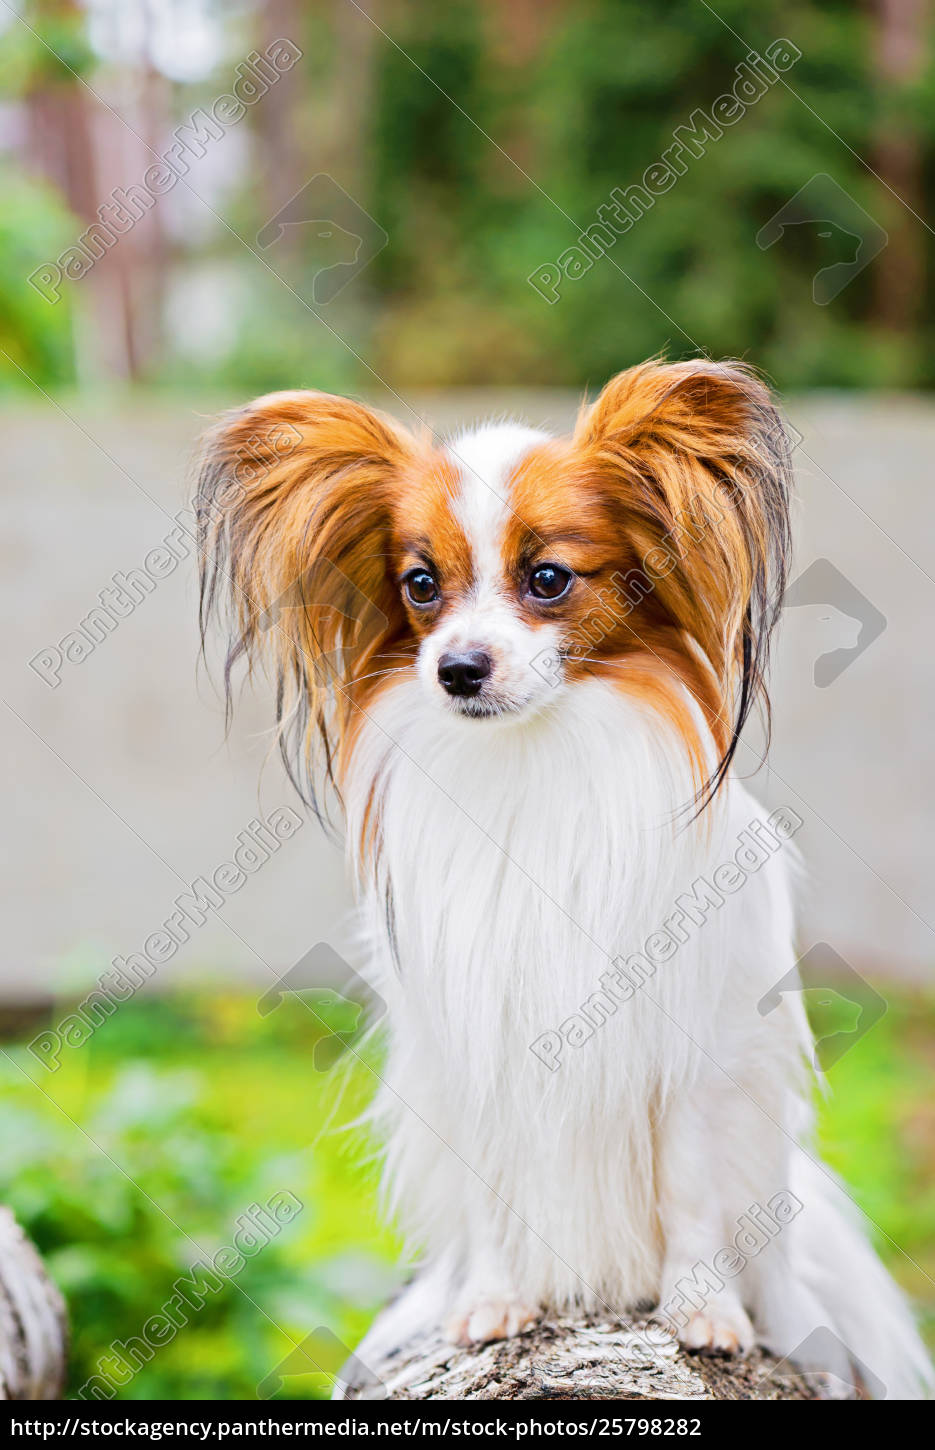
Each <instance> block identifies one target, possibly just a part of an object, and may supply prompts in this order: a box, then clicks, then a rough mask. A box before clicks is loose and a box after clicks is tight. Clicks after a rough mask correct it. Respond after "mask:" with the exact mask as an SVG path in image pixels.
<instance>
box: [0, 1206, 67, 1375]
mask: <svg viewBox="0 0 935 1450" xmlns="http://www.w3.org/2000/svg"><path fill="white" fill-rule="evenodd" d="M67 1342H68V1329H67V1320H66V1315H65V1305H64V1302H63V1300H62V1296H61V1294H60V1293H59V1292H58V1290H57V1289H56V1287H55V1285H54V1284H53V1283H52V1280H51V1279H50V1278H49V1276H48V1274H47V1273H46V1271H45V1269H44V1267H43V1264H42V1260H41V1259H40V1258H39V1255H38V1254H37V1253H36V1250H35V1248H34V1247H33V1245H32V1244H31V1243H30V1241H29V1239H28V1238H27V1237H26V1235H25V1234H24V1233H23V1230H22V1229H21V1228H20V1226H19V1224H18V1223H17V1222H16V1219H15V1218H14V1217H13V1215H12V1213H11V1212H10V1210H9V1209H8V1208H2V1207H0V1399H3V1400H55V1399H59V1398H60V1397H61V1395H62V1392H63V1389H64V1385H65V1351H66V1345H67Z"/></svg>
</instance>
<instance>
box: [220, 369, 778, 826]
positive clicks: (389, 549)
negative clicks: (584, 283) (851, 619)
mask: <svg viewBox="0 0 935 1450" xmlns="http://www.w3.org/2000/svg"><path fill="white" fill-rule="evenodd" d="M271 440H276V441H275V442H272V441H271ZM788 481H789V461H788V450H787V446H786V440H785V434H784V431H783V428H782V425H781V423H780V421H779V418H778V415H777V413H776V411H775V409H774V407H773V405H772V403H771V401H770V399H769V396H768V394H767V392H766V389H765V388H764V387H763V385H762V384H761V383H760V382H759V381H758V380H757V379H756V378H755V377H754V376H753V375H752V373H750V372H749V371H748V370H747V369H745V368H744V367H742V366H740V365H737V364H730V365H727V364H714V363H709V362H705V361H698V362H687V363H675V364H671V365H666V364H662V363H658V362H651V363H647V364H644V365H643V366H641V367H637V368H632V369H630V370H629V371H628V372H624V373H621V374H620V375H619V376H618V377H616V378H614V379H613V380H612V381H611V382H610V383H609V384H608V385H607V387H606V388H605V389H604V391H603V392H602V393H601V394H600V396H599V397H598V399H597V401H596V402H595V403H593V404H592V405H590V406H587V407H585V408H584V409H583V410H582V413H581V415H580V417H579V420H578V424H577V427H576V428H575V431H574V433H573V434H572V435H571V436H570V437H565V438H559V439H553V438H549V437H547V436H546V435H544V434H541V433H538V432H534V431H532V430H530V429H527V428H523V427H519V426H517V425H513V424H491V425H486V426H484V427H481V428H478V429H475V430H472V431H470V432H466V433H463V434H461V435H460V436H459V437H457V438H455V439H454V440H452V441H451V442H450V443H448V444H446V445H436V444H435V443H434V442H433V440H432V439H431V438H430V437H428V436H424V437H415V436H413V435H412V434H411V433H409V432H408V431H407V430H405V429H404V428H402V427H401V426H400V425H399V424H397V423H395V422H393V421H392V420H390V419H388V418H386V417H383V416H381V415H380V414H378V413H376V412H374V411H373V410H371V409H369V408H366V407H364V406H362V405H361V404H359V403H355V402H351V401H349V400H347V399H343V398H336V397H330V396H328V395H326V394H321V393H314V392H295V393H277V394H273V395H271V396H269V397H265V398H261V399H259V400H258V401H257V402H255V403H253V404H252V405H251V406H250V407H248V408H246V409H244V410H243V411H241V412H239V413H236V414H233V415H232V416H229V417H227V418H225V419H224V420H222V422H221V423H220V424H219V425H218V426H217V427H216V428H215V430H214V431H213V432H212V433H211V434H210V435H209V437H208V439H207V440H206V444H205V449H204V455H203V461H202V467H201V473H200V480H199V490H198V512H199V520H200V526H201V555H202V570H203V603H202V623H203V625H204V624H205V623H206V621H207V617H208V615H209V613H210V611H211V608H212V606H213V605H215V604H216V603H218V602H219V601H220V600H221V598H226V599H227V601H228V603H229V605H230V611H231V620H232V626H233V627H232V642H231V649H230V653H229V657H228V671H227V675H228V680H229V678H230V670H231V667H232V665H233V664H234V663H235V661H236V660H237V658H238V657H239V656H242V655H246V656H247V657H248V659H249V660H250V661H251V662H252V661H253V659H254V658H255V657H256V656H258V655H259V654H261V653H265V654H267V655H268V657H269V658H270V659H271V660H272V661H273V662H274V667H275V672H276V675H277V679H278V686H279V688H278V699H279V722H280V730H281V738H282V741H283V746H284V753H285V755H286V758H287V762H288V763H289V764H290V766H291V767H292V770H293V775H294V778H295V776H296V774H297V773H298V772H297V769H296V767H297V765H298V764H299V763H300V762H302V761H305V762H307V761H309V760H310V759H314V757H315V755H316V752H315V749H314V746H315V742H316V740H317V741H318V742H319V744H320V746H321V753H322V759H323V762H324V766H325V769H326V771H327V772H328V773H331V772H332V771H333V772H334V773H335V774H336V776H337V778H338V780H340V774H341V765H342V760H343V759H346V755H347V752H348V751H349V750H350V749H351V748H352V746H353V740H354V737H355V733H356V730H357V728H358V727H359V724H360V720H361V718H363V717H365V716H366V713H367V712H368V709H369V708H370V707H371V706H372V704H373V702H374V699H375V697H376V696H377V695H378V694H379V693H380V692H381V691H383V690H387V689H392V688H393V686H394V684H395V683H397V682H398V681H399V679H400V678H401V676H409V677H410V678H411V677H412V676H413V675H415V676H417V677H418V679H419V680H420V681H421V682H422V686H423V688H424V700H425V708H426V709H431V710H435V711H437V712H438V713H439V716H440V717H448V719H449V720H450V721H458V722H461V727H462V728H465V722H468V723H469V725H470V727H471V728H473V729H476V730H484V729H487V730H490V729H494V728H496V722H500V724H501V725H510V726H513V727H515V726H518V725H520V724H521V723H522V722H523V721H524V720H527V719H528V718H530V717H531V716H533V715H534V714H536V713H537V712H539V711H541V710H543V709H548V708H553V707H554V706H555V705H556V704H557V703H558V702H559V701H560V700H561V698H562V696H563V694H564V693H565V692H567V691H568V690H571V689H573V688H574V687H575V685H576V683H577V682H579V681H582V680H590V679H593V678H595V677H598V678H603V679H605V680H607V681H610V682H612V683H613V684H614V685H615V686H616V687H618V688H619V689H621V690H625V691H629V692H631V693H633V694H636V695H638V696H639V697H640V698H641V699H643V700H644V701H645V702H646V703H647V704H649V705H650V706H652V707H653V708H654V709H656V710H657V711H659V712H660V713H661V714H662V715H664V716H665V717H666V719H667V720H668V721H669V722H670V723H671V724H673V725H674V726H675V727H676V728H677V729H678V731H679V732H680V734H681V736H682V738H683V739H684V741H685V743H686V746H687V748H688V750H689V752H690V754H691V755H692V757H693V759H694V760H695V761H696V762H701V761H703V760H709V761H710V758H711V742H712V741H713V745H714V749H715V751H716V759H717V762H718V763H717V766H716V768H715V770H714V772H713V774H709V775H708V778H707V781H706V782H705V799H707V798H709V797H710V795H711V793H713V791H714V790H715V789H716V787H717V785H718V784H719V782H720V780H721V779H722V778H723V774H724V771H725V770H726V768H727V765H728V764H729V762H730V759H731V757H732V754H733V752H734V749H735V748H736V743H737V739H738V736H739V732H740V729H741V728H742V726H743V723H744V721H745V719H746V718H747V715H748V713H749V711H750V708H751V706H752V704H753V702H754V699H755V698H756V696H757V694H758V692H759V690H760V688H761V685H762V679H763V668H764V664H765V659H766V654H767V649H768V641H769V634H770V630H771V628H772V625H773V623H774V622H775V617H776V612H777V601H778V600H779V599H781V597H782V589H783V584H784V574H785V558H786V552H787V544H788ZM705 735H707V736H709V737H710V739H702V738H701V737H702V736H705ZM302 774H303V778H304V769H303V771H302Z"/></svg>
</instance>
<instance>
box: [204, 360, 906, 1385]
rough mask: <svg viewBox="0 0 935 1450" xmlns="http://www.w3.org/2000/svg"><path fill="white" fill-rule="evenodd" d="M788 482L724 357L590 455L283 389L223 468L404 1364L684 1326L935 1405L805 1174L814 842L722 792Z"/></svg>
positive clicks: (238, 637) (598, 416)
mask: <svg viewBox="0 0 935 1450" xmlns="http://www.w3.org/2000/svg"><path fill="white" fill-rule="evenodd" d="M790 477H791V469H790V462H789V453H788V446H787V441H786V434H785V432H784V428H783V425H782V422H781V420H780V417H779V414H778V412H777V410H776V408H775V406H774V404H773V402H772V400H771V398H770V395H769V393H768V391H767V389H766V388H765V387H764V386H763V384H762V383H761V382H760V381H759V380H758V379H757V377H756V376H755V375H754V374H753V373H752V372H751V371H750V370H749V369H748V368H746V367H744V366H742V365H739V364H736V363H727V364H716V363H712V362H709V361H706V360H697V361H689V362H680V363H673V364H665V363H663V362H659V361H652V362H649V363H647V364H644V365H642V366H639V367H635V368H631V369H630V370H629V371H626V372H623V373H621V374H620V375H619V376H617V377H615V378H613V379H612V381H611V382H610V383H608V385H607V386H606V387H605V388H604V390H603V392H602V393H601V394H600V396H599V397H598V398H597V400H596V401H595V402H593V403H591V404H589V405H586V406H584V407H583V409H582V411H581V413H580V415H579V418H578V421H577V425H576V427H575V429H574V431H573V433H572V434H571V435H570V436H567V437H552V436H549V435H547V434H546V433H543V432H540V431H538V430H535V429H532V428H528V427H525V426H521V425H519V424H518V423H514V422H493V423H486V424H483V425H482V426H480V427H474V428H471V429H468V430H467V431H465V432H462V433H460V434H459V435H457V436H456V437H453V438H452V439H450V440H448V441H447V442H445V443H441V442H440V441H438V440H436V439H435V437H434V436H433V435H432V434H431V433H429V432H428V431H426V432H425V433H424V434H423V435H421V436H418V435H415V434H413V433H412V432H410V431H408V430H407V429H405V428H404V427H402V426H401V425H400V424H399V423H397V422H396V421H394V420H392V419H391V418H389V417H386V416H383V415H382V414H380V413H378V412H376V411H374V410H372V409H371V408H369V407H365V406H364V405H362V404H361V403H359V402H353V401H350V400H349V399H346V398H340V397H332V396H329V395H326V394H324V393H318V392H283V393H275V394H272V395H270V396H268V397H264V398H260V399H259V400H257V401H256V402H254V403H253V404H251V405H250V406H249V407H246V408H244V409H243V410H242V411H239V412H235V413H233V414H231V415H228V416H227V417H225V418H224V419H223V420H222V421H221V422H220V423H219V424H218V425H217V426H216V428H215V429H214V430H213V432H212V433H211V434H209V436H208V438H207V439H206V442H205V446H204V453H203V457H202V461H201V468H200V477H199V489H198V505H197V507H198V513H199V521H200V527H201V552H202V567H203V580H202V582H203V593H202V626H203V629H204V628H205V627H206V626H207V622H208V619H209V617H210V615H211V613H212V610H213V609H218V610H220V613H221V614H222V616H224V617H225V618H226V619H227V621H228V622H229V626H230V631H231V643H230V650H229V654H228V660H227V674H226V678H227V681H228V688H229V686H230V679H231V670H232V669H233V667H234V665H235V664H236V662H237V661H238V659H240V658H241V657H243V658H244V659H245V660H246V662H247V663H248V664H249V665H252V664H253V663H254V662H255V661H258V660H260V659H264V660H266V661H267V662H268V663H269V665H270V666H271V670H272V674H273V676H274V678H275V680H276V685H277V717H278V730H279V737H280V744H281V747H282V750H283V754H284V758H285V761H286V764H287V766H288V768H289V770H290V773H291V774H292V776H293V779H294V780H295V781H296V783H297V784H298V785H299V786H300V788H301V789H302V790H303V792H304V793H305V794H306V796H307V797H308V798H309V800H310V801H311V802H312V803H313V804H315V805H316V808H317V809H318V810H319V811H320V812H321V813H322V814H325V815H333V813H334V810H335V807H336V808H337V809H338V810H339V812H340V816H341V819H342V822H343V830H344V833H345V836H346V842H347V855H348V858H349V862H350V867H351V870H352V873H353V877H354V880H355V882H356V885H357V890H358V894H359V900H360V910H361V917H362V920H363V922H364V924H365V927H366V938H367V942H368V958H369V966H368V968H367V971H368V973H369V974H370V977H371V980H372V982H373V985H374V987H375V989H376V991H377V992H378V993H379V995H380V997H381V998H382V999H383V1000H384V1002H385V1003H386V1005H387V1009H388V1010H387V1017H386V1021H387V1024H388V1042H387V1049H386V1061H385V1066H384V1067H383V1068H381V1070H380V1078H381V1086H380V1089H379V1092H378V1095H377V1103H376V1111H377V1113H378V1115H379V1117H380V1118H381V1120H382V1131H383V1133H384V1134H385V1144H386V1152H385V1182H386V1186H387V1197H388V1204H389V1209H390V1211H391V1212H392V1213H393V1214H394V1216H395V1217H396V1218H397V1220H398V1221H399V1222H400V1223H401V1224H402V1225H403V1226H404V1228H405V1231H406V1233H407V1234H408V1236H409V1239H410V1240H411V1242H412V1243H413V1244H414V1245H416V1246H417V1248H418V1252H419V1255H420V1259H421V1267H420V1269H419V1270H418V1272H417V1274H416V1276H415V1278H414V1280H413V1281H412V1284H411V1286H410V1288H409V1289H408V1290H406V1291H404V1292H403V1294H402V1295H401V1296H400V1298H399V1299H398V1300H397V1301H396V1304H395V1306H394V1308H393V1310H392V1311H391V1312H390V1313H389V1315H388V1316H384V1318H383V1319H382V1320H381V1321H379V1324H380V1326H381V1328H379V1329H378V1331H377V1333H378V1334H382V1336H383V1347H384V1348H385V1347H386V1342H387V1336H388V1335H389V1337H390V1338H394V1337H395V1339H396V1340H397V1341H399V1340H401V1339H402V1338H403V1337H404V1335H405V1334H406V1333H408V1332H410V1331H411V1330H412V1329H413V1328H418V1327H420V1326H423V1327H425V1328H427V1329H428V1328H430V1327H431V1326H432V1325H440V1326H443V1328H444V1332H445V1333H446V1334H447V1335H448V1336H450V1338H451V1339H452V1340H454V1341H456V1342H457V1343H460V1344H471V1343H480V1342H485V1341H489V1340H494V1339H499V1338H503V1337H506V1336H510V1335H516V1334H521V1333H522V1332H523V1331H524V1330H525V1329H526V1328H527V1327H528V1326H530V1325H532V1324H534V1323H535V1322H536V1321H537V1320H539V1319H540V1317H542V1316H547V1315H550V1314H552V1315H555V1314H563V1313H572V1312H591V1313H599V1314H605V1315H606V1314H607V1313H612V1314H619V1313H629V1312H633V1311H649V1310H654V1311H655V1314H656V1316H657V1317H658V1318H659V1319H661V1321H662V1323H663V1325H665V1326H666V1327H667V1330H669V1331H671V1332H672V1333H673V1334H675V1335H676V1336H677V1338H678V1339H679V1340H680V1341H681V1343H682V1344H683V1345H684V1346H686V1347H687V1348H688V1349H690V1350H694V1351H699V1352H708V1353H720V1354H744V1353H745V1352H746V1351H748V1350H749V1348H750V1347H751V1346H752V1345H753V1344H754V1343H756V1342H760V1343H761V1344H763V1345H765V1346H767V1347H769V1348H770V1349H772V1350H773V1351H774V1352H775V1353H777V1354H779V1355H782V1356H790V1357H791V1358H792V1359H793V1361H794V1362H795V1363H798V1364H800V1365H803V1366H804V1367H805V1368H806V1369H808V1368H815V1369H820V1370H824V1371H827V1372H830V1373H833V1374H836V1375H838V1376H840V1377H842V1378H844V1379H846V1380H848V1382H853V1379H854V1375H855V1374H857V1375H858V1377H859V1378H860V1380H861V1382H862V1383H863V1385H864V1387H865V1388H866V1387H867V1386H868V1385H869V1386H870V1388H871V1390H872V1391H873V1392H874V1393H878V1394H883V1395H888V1396H890V1397H897V1398H904V1397H914V1396H918V1395H922V1394H924V1393H926V1392H927V1390H928V1388H929V1387H930V1385H931V1371H930V1368H929V1365H928V1361H927V1358H926V1355H925V1351H924V1349H923V1347H922V1344H921V1341H920V1339H919V1337H918V1335H917V1333H916V1330H915V1328H914V1326H913V1322H912V1319H911V1316H910V1314H909V1311H908V1309H907V1307H906V1306H905V1304H904V1302H903V1299H902V1296H901V1294H900V1292H899V1291H898V1290H897V1288H896V1286H895V1285H894V1283H893V1282H892V1281H891V1279H890V1278H889V1276H888V1275H887V1273H886V1272H885V1270H884V1268H883V1266H882V1265H881V1263H880V1262H879V1260H878V1259H877V1257H876V1255H875V1253H874V1251H873V1249H872V1248H871V1247H870V1245H869V1243H868V1242H867V1240H866V1238H865V1235H864V1233H863V1231H862V1228H861V1225H860V1223H859V1215H858V1214H857V1212H856V1211H855V1209H854V1208H853V1205H852V1203H851V1202H850V1200H849V1198H848V1195H847V1194H846V1193H845V1191H844V1190H843V1189H842V1188H841V1187H840V1186H839V1184H838V1183H837V1182H836V1180H835V1179H834V1178H833V1176H832V1175H831V1173H830V1171H829V1170H828V1169H827V1168H826V1167H825V1166H824V1165H823V1164H822V1163H821V1162H820V1160H819V1159H818V1158H817V1156H816V1154H815V1150H814V1148H813V1147H812V1145H811V1140H810V1133H809V1124H810V1105H809V1104H810V1096H811V1090H812V1081H811V1079H810V1075H809V1068H808V1062H809V1060H810V1037H809V1031H808V1027H807V1023H806V1020H805V1016H804V1011H803V1008H802V999H801V994H800V993H797V992H796V991H795V990H792V988H791V985H790V984H794V982H795V962H796V957H795V951H794V946H793V940H794V935H793V910H792V900H791V890H790V877H791V875H792V874H793V873H792V867H793V851H794V850H795V849H796V846H794V845H793V844H791V842H790V837H791V836H792V835H793V834H794V831H795V829H796V825H797V824H799V825H800V824H801V818H800V817H798V816H797V815H796V813H795V811H794V809H792V806H791V805H790V807H789V808H788V809H787V810H785V811H783V810H780V811H774V812H772V813H771V814H770V813H767V812H766V811H765V810H763V809H762V808H761V807H760V806H759V805H758V804H757V803H756V802H755V800H754V799H753V797H752V796H751V795H750V794H749V793H748V791H747V790H746V788H745V787H744V786H743V785H742V784H741V783H740V781H739V780H738V779H737V778H736V776H735V774H734V773H733V772H732V770H731V763H732V761H733V758H734V755H735V752H736V749H737V745H738V740H739V738H740V732H741V730H742V728H743V726H744V724H745V722H746V720H747V719H748V716H749V714H750V711H751V709H752V708H753V706H754V705H755V703H756V702H757V700H758V699H763V698H764V672H765V669H766V664H767V657H768V649H769V640H770V632H771V630H772V628H773V625H774V624H775V621H776V617H777V613H778V610H779V606H780V603H781V599H782V592H783V586H784V579H785V567H786V560H787V557H788V552H789V488H790ZM777 984H782V985H781V989H778V988H777ZM764 1003H766V1004H767V1005H766V1006H765V1007H764ZM754 1222H755V1223H756V1224H758V1225H759V1233H757V1232H756V1231H755V1230H754V1229H753V1228H752V1227H751V1225H752V1224H753V1223H754ZM378 1348H379V1346H377V1345H376V1344H374V1343H371V1344H370V1349H371V1350H372V1352H374V1353H376V1352H377V1349H378ZM360 1353H362V1354H363V1356H364V1358H365V1359H366V1355H367V1344H366V1343H365V1345H364V1347H363V1349H362V1350H361V1351H360Z"/></svg>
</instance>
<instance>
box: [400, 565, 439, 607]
mask: <svg viewBox="0 0 935 1450" xmlns="http://www.w3.org/2000/svg"><path fill="white" fill-rule="evenodd" d="M405 584H406V593H407V594H408V595H409V598H410V599H411V601H412V603H413V604H433V603H434V602H435V600H436V599H437V598H438V585H437V584H436V582H435V578H434V576H433V575H432V574H430V573H429V571H428V569H413V571H412V573H411V574H407V575H406V579H405Z"/></svg>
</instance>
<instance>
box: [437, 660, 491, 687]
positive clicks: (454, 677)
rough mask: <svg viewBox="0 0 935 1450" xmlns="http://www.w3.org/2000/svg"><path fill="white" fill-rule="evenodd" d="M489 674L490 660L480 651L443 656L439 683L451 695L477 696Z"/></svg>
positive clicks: (439, 667)
mask: <svg viewBox="0 0 935 1450" xmlns="http://www.w3.org/2000/svg"><path fill="white" fill-rule="evenodd" d="M489 674H490V660H489V658H488V657H487V655H485V654H484V653H483V651H482V650H479V649H472V650H468V651H467V652H466V653H465V654H463V655H456V654H443V655H442V657H441V659H440V660H439V661H438V679H439V683H440V684H442V685H443V686H444V687H445V689H446V690H447V691H448V693H449V695H476V694H477V692H478V691H479V689H480V687H481V685H482V684H483V683H484V681H485V680H486V678H487V676H488V675H489Z"/></svg>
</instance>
